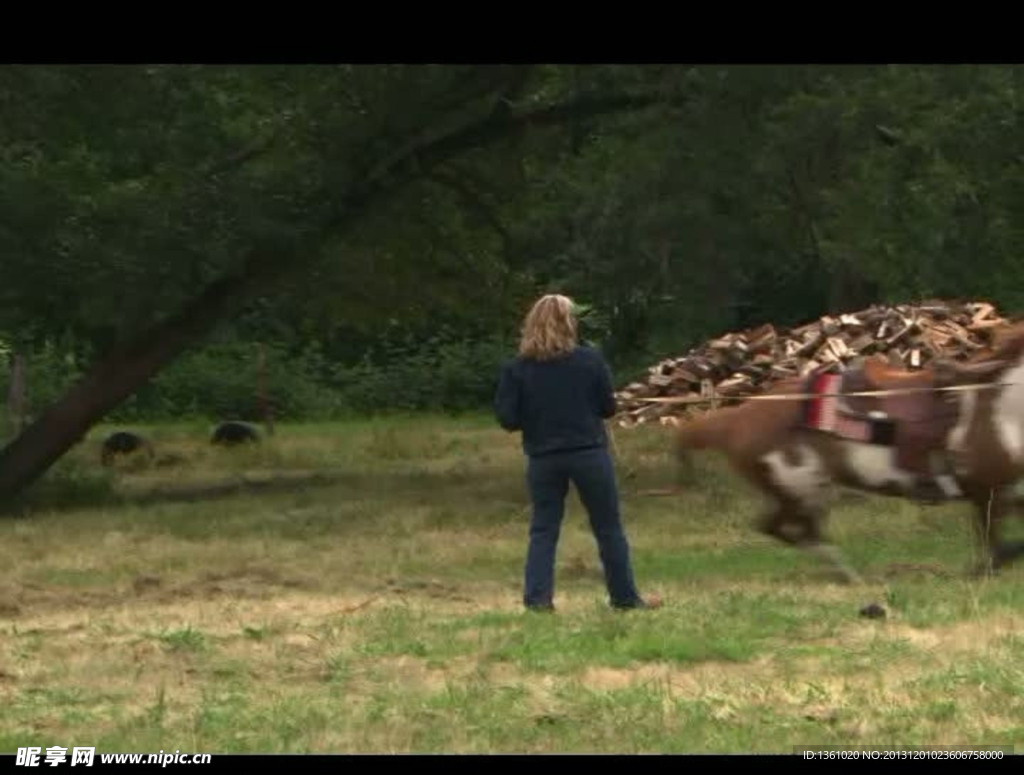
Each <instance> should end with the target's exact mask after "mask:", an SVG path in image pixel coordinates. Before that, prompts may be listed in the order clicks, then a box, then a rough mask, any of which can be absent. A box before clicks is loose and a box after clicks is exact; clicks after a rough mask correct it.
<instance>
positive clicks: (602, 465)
mask: <svg viewBox="0 0 1024 775" xmlns="http://www.w3.org/2000/svg"><path fill="white" fill-rule="evenodd" d="M495 412H496V414H497V417H498V422H499V423H500V424H501V427H503V428H504V429H505V430H507V431H510V432H512V431H521V432H522V444H523V451H524V453H525V454H526V457H527V483H528V485H529V490H530V498H531V501H532V503H533V516H532V519H531V521H530V543H529V547H528V549H527V555H526V568H525V582H524V590H523V604H524V605H525V606H526V607H527V608H528V609H533V610H547V611H550V610H554V575H555V550H556V547H557V544H558V537H559V532H560V530H561V525H562V517H563V515H564V513H565V498H566V495H567V494H568V490H569V482H570V481H572V482H573V483H574V484H575V485H576V489H577V492H578V493H579V496H580V501H581V502H582V503H583V506H584V508H585V509H586V510H587V514H588V516H589V518H590V528H591V530H592V531H593V533H594V538H595V539H596V541H597V545H598V550H599V553H600V557H601V564H602V565H603V567H604V575H605V583H606V584H607V587H608V593H609V596H610V598H611V599H610V603H611V605H612V606H613V607H614V608H622V609H631V608H654V607H657V606H659V605H660V604H661V601H660V600H659V599H657V598H652V599H650V600H644V599H643V598H641V596H640V594H639V593H638V592H637V589H636V585H635V583H634V581H633V569H632V566H631V562H630V556H629V542H628V541H627V540H626V535H625V532H624V531H623V528H622V522H621V519H620V515H619V494H618V488H617V485H616V482H615V471H614V468H613V465H612V459H611V456H610V455H609V453H608V436H607V431H606V429H605V426H604V420H605V419H607V418H609V417H611V416H612V415H613V414H614V413H615V394H614V389H613V387H612V379H611V373H610V371H609V369H608V366H607V364H606V363H605V361H604V358H603V357H602V356H601V354H600V353H599V352H598V351H597V350H596V349H594V348H592V347H589V346H586V345H582V344H579V343H577V335H576V317H575V314H574V311H573V302H572V300H571V299H569V298H568V297H566V296H561V295H557V294H549V295H546V296H543V297H542V298H541V299H540V300H538V301H537V302H536V303H535V304H534V306H533V308H532V309H531V310H530V312H529V314H528V315H527V316H526V319H525V321H524V323H523V330H522V339H521V341H520V344H519V356H518V357H517V358H515V359H513V360H512V361H510V362H508V363H506V364H505V365H504V367H503V368H502V371H501V376H500V380H499V384H498V392H497V396H496V397H495Z"/></svg>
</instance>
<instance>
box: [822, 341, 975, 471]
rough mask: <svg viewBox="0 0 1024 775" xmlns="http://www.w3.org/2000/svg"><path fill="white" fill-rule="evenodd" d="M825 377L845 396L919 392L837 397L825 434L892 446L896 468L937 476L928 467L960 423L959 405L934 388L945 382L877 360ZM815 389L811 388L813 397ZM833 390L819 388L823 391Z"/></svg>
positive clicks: (925, 372) (928, 371) (926, 371)
mask: <svg viewBox="0 0 1024 775" xmlns="http://www.w3.org/2000/svg"><path fill="white" fill-rule="evenodd" d="M822 376H828V377H830V378H831V391H834V392H836V393H842V394H849V393H858V392H875V391H886V390H905V389H911V390H913V391H915V392H907V393H895V394H892V395H874V396H857V395H843V396H842V397H837V398H836V399H835V400H836V404H835V406H834V408H832V409H831V416H832V417H833V420H832V422H831V427H830V428H824V427H822V429H823V430H828V431H829V432H831V433H833V434H835V435H838V436H841V437H844V438H851V439H856V440H859V441H865V442H867V443H873V444H882V445H886V446H892V447H894V448H895V451H896V465H897V466H899V467H900V468H902V469H904V470H906V471H909V472H912V473H915V474H918V475H922V476H929V477H930V476H932V475H933V472H932V471H931V466H930V465H929V463H930V458H931V455H932V453H933V452H935V451H938V450H941V449H942V447H943V442H944V441H945V438H946V435H947V434H948V433H949V431H950V430H951V429H952V428H953V426H954V425H955V423H956V420H957V407H956V404H955V403H954V402H952V401H950V400H949V399H948V397H947V396H948V394H946V393H942V392H939V391H936V390H931V389H930V388H936V387H940V386H941V385H942V384H945V380H943V379H941V378H939V377H937V376H936V374H935V373H934V372H933V371H932V370H931V369H922V370H920V371H908V370H905V369H899V368H893V367H892V366H889V365H888V364H887V363H886V362H885V361H881V360H877V359H868V360H866V361H865V362H864V364H863V365H862V366H861V367H860V368H851V369H848V370H847V371H844V372H843V373H841V374H836V375H822ZM819 378H820V377H819ZM814 389H815V388H814V387H813V386H812V392H813V391H814ZM831 391H824V390H820V389H819V392H831ZM818 400H825V399H824V398H821V399H818ZM818 416H821V415H820V413H819V415H818ZM819 427H821V425H820V424H819Z"/></svg>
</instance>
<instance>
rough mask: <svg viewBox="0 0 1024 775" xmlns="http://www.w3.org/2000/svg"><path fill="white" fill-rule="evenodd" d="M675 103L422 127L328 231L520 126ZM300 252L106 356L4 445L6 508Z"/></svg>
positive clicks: (592, 107)
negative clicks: (437, 131)
mask: <svg viewBox="0 0 1024 775" xmlns="http://www.w3.org/2000/svg"><path fill="white" fill-rule="evenodd" d="M670 101H671V100H670V99H666V97H665V96H664V95H655V94H614V95H608V96H603V97H583V98H580V99H577V100H573V101H570V102H563V103H556V104H552V105H547V106H543V107H540V108H535V109H533V110H529V111H527V112H525V113H523V114H520V115H510V114H509V113H508V112H507V111H502V110H495V111H492V112H491V113H490V114H488V115H486V116H484V117H483V118H475V119H470V120H468V121H467V123H466V124H464V125H460V126H456V127H454V128H452V129H449V130H448V131H443V132H441V133H440V134H436V135H435V134H434V133H433V132H427V131H424V132H423V133H421V136H419V137H417V138H415V139H413V140H411V141H410V142H408V143H407V144H404V145H402V146H401V147H400V148H397V149H395V150H394V152H392V153H390V154H387V155H385V157H384V158H382V159H380V160H379V162H378V163H376V164H371V165H369V167H368V170H367V171H366V172H364V176H363V179H362V180H361V181H359V184H358V185H356V184H353V186H352V188H351V190H350V192H349V196H347V197H344V198H343V199H342V201H343V206H342V208H341V211H340V213H338V214H337V215H336V217H334V218H331V219H329V222H328V223H327V224H325V229H324V233H325V234H326V233H329V232H330V231H332V230H338V229H340V228H342V227H343V225H344V224H345V223H346V222H349V221H351V220H353V219H354V218H356V217H357V216H358V215H359V214H360V213H361V212H362V211H365V210H366V208H367V207H368V206H369V205H370V203H371V202H372V201H373V200H374V198H375V197H377V196H380V195H381V194H382V193H386V192H387V191H389V190H394V189H396V188H398V187H400V186H401V185H402V184H404V183H407V182H408V181H409V180H412V179H416V178H418V177H420V176H421V175H423V174H424V173H425V172H427V171H428V170H430V169H431V168H433V167H435V166H437V165H438V164H439V163H441V162H443V161H445V160H447V159H449V158H452V157H454V156H457V155H459V154H460V153H462V152H465V151H468V150H470V149H473V148H480V147H483V146H486V145H488V144H489V143H491V142H494V141H495V140H497V139H500V138H501V137H504V136H507V135H508V134H510V133H512V132H514V131H516V130H524V129H525V128H526V127H537V128H539V127H544V126H555V125H558V124H561V123H564V122H565V121H567V120H569V119H572V118H576V117H584V116H598V115H602V114H607V113H621V112H628V111H633V110H641V109H644V108H647V107H650V106H652V105H655V104H658V103H659V102H663V103H667V102H670ZM440 123H441V122H440V121H439V124H440ZM307 247H308V246H307ZM296 252H297V256H296V257H294V260H292V261H289V260H287V257H284V256H276V257H272V258H271V259H270V260H265V259H264V260H261V259H259V258H253V259H251V260H250V261H248V262H247V263H246V265H245V266H244V267H243V269H242V271H241V272H239V273H238V274H236V275H232V276H229V277H224V278H221V279H220V280H217V281H215V282H214V283H212V284H211V285H209V286H208V287H207V288H206V289H205V290H204V291H203V292H202V293H201V294H200V295H199V296H198V297H196V298H195V299H193V300H192V301H191V302H189V303H188V304H187V305H186V306H185V307H184V308H183V309H182V310H180V311H179V312H178V313H177V314H176V315H174V316H172V317H171V318H168V319H167V320H165V321H163V322H162V323H159V324H157V325H155V326H153V327H152V328H150V329H148V330H147V331H145V332H144V333H143V334H142V335H140V336H139V337H137V338H136V339H135V340H134V341H133V342H132V343H131V344H129V345H128V346H126V347H124V348H121V349H119V350H117V351H115V352H114V353H112V354H111V355H109V356H108V357H106V358H105V359H104V360H102V361H100V362H99V363H98V364H97V365H96V366H95V367H94V368H92V369H91V370H90V371H89V373H88V374H87V375H86V376H85V377H84V378H82V380H81V381H79V382H78V383H77V384H76V385H75V386H74V387H72V388H71V389H70V390H69V391H68V392H66V393H65V394H64V395H63V397H61V398H60V399H58V400H57V402H56V403H54V404H53V405H52V406H50V408H49V409H47V410H46V412H45V413H44V414H43V415H42V416H41V417H40V418H39V419H38V420H36V421H35V422H33V423H32V424H31V425H30V426H29V427H28V428H26V429H25V430H24V432H22V433H21V435H19V436H18V437H17V438H16V439H14V441H12V442H11V443H10V444H8V445H7V446H6V447H5V448H4V449H3V450H0V506H2V505H3V504H4V502H5V501H8V500H9V499H10V498H12V497H13V496H14V495H15V494H17V493H18V492H20V491H21V490H23V489H24V488H25V487H27V486H29V485H30V484H32V483H33V482H34V481H35V480H36V479H37V478H38V477H40V476H42V474H43V473H45V472H46V470H47V469H48V468H49V467H50V466H52V465H53V464H54V463H55V462H56V461H57V460H59V459H60V458H61V457H62V456H63V455H64V453H65V452H67V451H68V450H69V449H70V448H71V447H72V446H74V445H75V444H76V443H77V442H78V441H80V440H81V439H82V438H83V437H84V436H85V434H86V433H87V432H88V431H89V428H91V427H92V426H93V425H94V424H95V423H96V422H98V421H99V420H100V419H101V418H102V417H103V416H104V415H105V414H106V413H107V412H109V411H110V410H112V409H113V408H115V407H116V406H118V404H120V403H121V402H122V401H123V400H125V399H126V398H127V397H128V396H130V395H132V394H133V393H134V392H135V391H136V390H138V389H139V388H140V387H142V385H144V384H145V383H146V381H147V380H149V379H150V378H151V377H152V376H153V375H155V374H156V373H157V372H159V371H160V369H162V368H163V367H164V366H166V365H167V364H169V363H170V362H171V361H173V360H174V359H175V358H176V357H177V356H178V355H179V354H180V353H181V352H183V351H184V350H186V349H187V348H188V347H189V346H191V345H192V344H194V343H196V342H198V341H200V340H201V339H203V338H204V337H205V335H206V334H207V333H209V332H210V331H211V330H213V328H214V327H215V326H216V325H217V324H218V323H219V322H220V321H221V320H223V319H224V318H225V317H226V316H227V315H228V314H230V312H231V311H232V310H233V309H234V308H235V307H236V306H238V305H240V304H242V303H244V302H245V301H246V300H247V299H248V298H249V297H250V296H251V294H252V293H253V292H254V291H255V290H257V289H258V288H260V287H262V286H263V284H264V283H265V282H267V281H268V280H271V279H273V278H274V277H276V276H278V275H282V274H286V273H289V272H294V271H296V270H297V268H298V267H299V266H301V265H303V263H304V259H303V258H302V257H301V256H305V259H307V260H308V259H309V257H310V255H312V253H313V251H308V250H302V251H296Z"/></svg>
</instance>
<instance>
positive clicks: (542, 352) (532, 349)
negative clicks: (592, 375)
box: [519, 293, 576, 361]
mask: <svg viewBox="0 0 1024 775" xmlns="http://www.w3.org/2000/svg"><path fill="white" fill-rule="evenodd" d="M573 307H574V304H573V301H572V299H570V298H569V297H568V296H562V295H561V294H557V293H549V294H547V295H546V296H541V298H540V299H538V300H537V301H536V303H534V305H533V307H532V308H531V309H530V311H529V312H528V313H527V315H526V318H525V319H524V320H523V329H522V338H521V339H520V340H519V354H520V355H522V356H523V357H525V358H535V359H537V360H539V361H546V360H550V359H552V358H557V357H558V356H559V355H563V354H565V353H568V352H571V351H572V350H573V348H575V347H576V317H575V315H574V314H573Z"/></svg>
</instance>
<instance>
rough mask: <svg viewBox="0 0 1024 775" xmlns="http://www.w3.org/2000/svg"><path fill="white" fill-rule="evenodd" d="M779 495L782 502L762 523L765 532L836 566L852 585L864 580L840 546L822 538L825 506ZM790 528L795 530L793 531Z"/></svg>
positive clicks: (760, 526) (761, 527)
mask: <svg viewBox="0 0 1024 775" xmlns="http://www.w3.org/2000/svg"><path fill="white" fill-rule="evenodd" d="M776 498H777V499H778V500H779V501H780V505H779V506H778V507H777V508H776V509H775V510H773V511H770V512H768V513H766V514H765V515H764V516H763V517H762V519H761V524H760V525H759V529H760V531H761V532H762V533H764V534H765V535H769V536H771V537H773V538H776V539H778V540H779V541H782V542H783V543H785V544H787V545H788V546H792V547H794V548H796V549H803V550H804V551H807V552H810V553H811V554H813V555H814V556H815V557H817V558H818V559H819V560H821V561H822V562H824V563H826V564H827V565H831V566H832V567H833V568H835V569H836V571H837V572H838V573H839V575H840V576H841V577H842V579H843V581H845V582H846V583H848V584H862V583H863V579H862V578H861V576H860V575H859V574H858V573H857V572H856V571H855V570H854V569H853V567H852V566H850V565H849V563H847V562H846V560H845V558H844V557H843V553H842V552H841V551H840V550H839V547H838V546H836V545H835V544H831V543H827V542H824V541H823V540H822V537H823V536H822V530H821V522H822V520H823V519H824V516H825V510H824V509H823V508H822V507H820V506H813V505H810V504H806V503H802V502H800V501H797V500H793V499H792V498H787V497H786V496H784V495H781V494H779V493H776ZM787 528H794V529H793V530H792V531H790V530H787Z"/></svg>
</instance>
